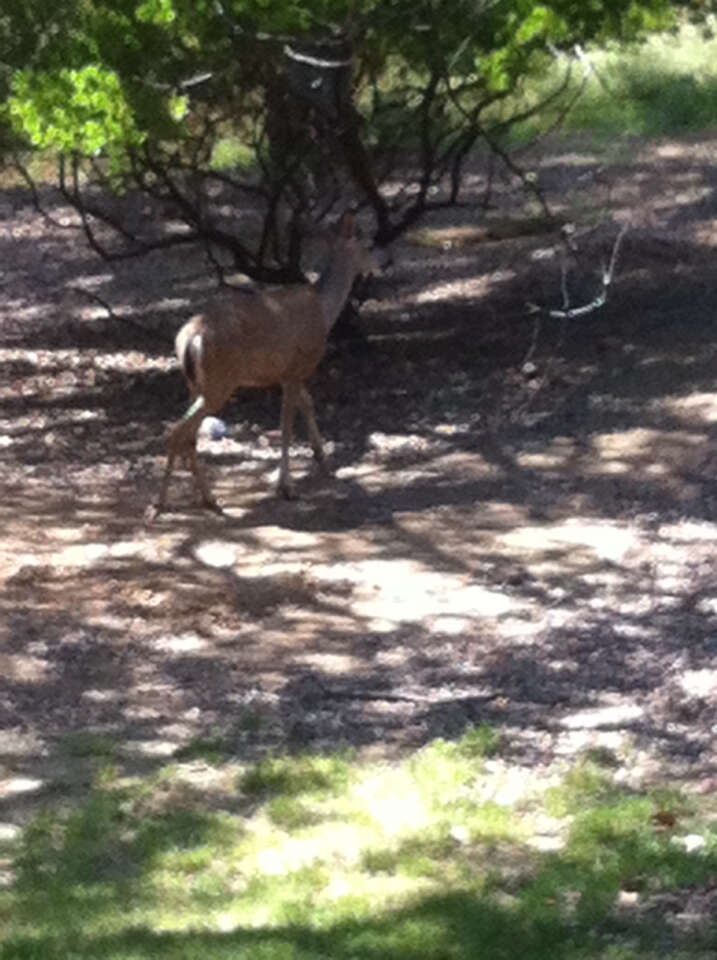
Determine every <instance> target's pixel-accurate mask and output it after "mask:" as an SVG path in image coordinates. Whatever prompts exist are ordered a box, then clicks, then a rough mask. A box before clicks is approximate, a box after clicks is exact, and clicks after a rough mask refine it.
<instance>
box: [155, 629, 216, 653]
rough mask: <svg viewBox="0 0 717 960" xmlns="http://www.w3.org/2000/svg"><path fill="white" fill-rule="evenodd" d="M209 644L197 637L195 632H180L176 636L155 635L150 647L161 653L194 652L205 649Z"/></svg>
mask: <svg viewBox="0 0 717 960" xmlns="http://www.w3.org/2000/svg"><path fill="white" fill-rule="evenodd" d="M208 646H209V644H208V643H207V641H206V640H203V639H202V638H201V637H198V636H197V634H196V633H180V634H178V635H177V636H170V635H167V636H163V637H157V638H156V639H155V640H153V641H152V647H153V648H154V649H155V650H159V651H161V652H162V653H174V654H184V653H196V652H198V651H199V650H206V649H207V647H208Z"/></svg>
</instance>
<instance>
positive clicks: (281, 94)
mask: <svg viewBox="0 0 717 960" xmlns="http://www.w3.org/2000/svg"><path fill="white" fill-rule="evenodd" d="M695 5H696V6H697V7H701V8H704V7H705V4H699V3H698V4H695V3H694V2H693V3H691V4H680V3H670V2H669V0H633V2H624V0H591V2H590V3H582V2H575V0H551V2H545V3H539V4H536V3H534V2H532V0H450V2H448V0H301V2H299V0H55V2H53V4H47V3H46V0H5V3H4V12H2V13H0V49H2V50H4V51H5V53H4V54H3V57H2V62H0V151H2V154H3V155H4V156H5V157H14V160H15V162H17V163H18V164H19V165H20V167H21V169H23V170H24V171H25V172H26V167H25V166H24V164H23V163H22V157H23V156H25V155H26V152H27V151H28V150H41V151H50V152H52V154H53V155H54V156H55V157H56V158H57V178H58V184H59V187H60V189H61V190H62V192H63V194H64V195H65V197H66V198H67V199H68V200H69V202H70V203H71V204H72V205H73V206H74V207H75V208H76V209H77V210H78V211H79V213H80V214H81V218H82V224H83V228H84V230H85V232H86V235H87V238H88V241H89V242H90V243H91V244H92V245H93V246H94V247H95V249H97V250H98V251H99V252H100V253H102V255H103V256H107V257H124V256H131V255H136V254H140V253H142V252H145V251H147V250H150V249H152V248H155V247H158V246H168V245H173V244H181V243H189V242H198V241H199V242H202V243H204V244H206V245H207V248H208V249H209V250H210V251H212V252H213V253H217V252H218V251H224V252H228V253H229V254H230V255H231V257H232V260H233V266H234V267H235V268H236V269H239V270H241V271H243V272H244V273H245V274H247V275H248V276H250V277H252V278H254V279H256V280H261V281H287V280H294V279H296V278H297V277H298V276H300V253H301V243H302V238H303V236H304V234H305V232H306V230H307V224H309V223H316V222H319V221H321V220H322V219H323V218H324V217H325V216H326V215H327V214H328V213H329V212H330V211H331V210H332V209H334V208H335V207H336V206H337V204H338V203H339V201H340V200H341V201H342V202H345V201H346V199H347V198H351V199H352V200H353V201H354V202H357V203H361V204H364V205H367V206H369V207H370V208H371V210H372V212H373V215H374V219H375V225H376V240H377V242H378V243H380V244H386V243H389V242H390V241H391V240H393V239H394V238H395V237H397V236H398V235H400V234H401V232H402V231H404V230H405V229H406V228H407V227H408V226H410V225H411V224H413V223H414V222H415V221H416V220H417V219H418V218H419V217H420V216H421V215H422V214H424V213H425V212H426V211H427V210H429V209H431V208H432V207H434V206H436V205H438V204H450V203H455V202H457V201H458V199H459V197H460V190H461V185H462V179H463V170H464V164H465V161H466V158H467V157H468V155H469V153H470V151H471V150H472V149H473V147H474V146H475V145H476V143H477V142H478V141H480V140H484V141H486V142H487V143H488V144H489V145H491V146H492V147H493V148H494V149H498V150H500V146H499V144H500V141H501V138H502V136H503V135H504V134H505V132H506V131H507V130H508V129H509V128H510V126H511V125H512V124H514V123H515V122H516V120H517V119H519V115H518V113H516V111H515V110H514V111H513V112H512V113H511V112H510V111H508V112H507V113H505V112H503V113H501V112H500V111H499V110H498V109H497V107H498V105H500V104H506V103H509V102H512V95H513V94H515V92H516V91H518V90H520V88H521V86H522V85H523V84H524V83H525V81H526V79H527V78H529V77H530V76H532V75H534V74H535V73H538V72H540V71H541V70H544V69H545V67H546V65H547V64H548V63H549V61H550V58H551V56H552V55H554V54H555V51H559V50H570V49H571V48H572V47H573V46H574V45H575V44H585V43H587V42H590V41H607V40H610V39H618V40H634V39H638V38H639V37H641V36H643V35H645V34H646V33H647V32H649V31H651V30H655V29H660V28H664V27H665V26H667V25H669V24H670V23H672V22H674V18H675V15H676V13H677V11H678V10H679V9H681V8H682V7H683V6H689V7H692V8H694V7H695ZM564 89H565V84H563V85H561V87H559V88H558V89H556V90H555V91H554V92H553V93H552V94H550V95H549V98H548V99H551V98H556V97H558V96H560V94H561V92H564ZM540 107H541V105H540V104H538V105H536V106H535V107H534V108H533V109H540ZM397 169H399V170H400V171H401V176H400V186H396V185H395V184H396V182H398V180H395V181H394V182H393V183H392V181H391V178H392V176H393V175H394V174H395V171H396V170H397ZM26 175H27V176H28V177H29V174H27V172H26ZM113 191H115V192H117V191H119V192H120V193H122V192H127V191H132V193H133V195H134V196H135V197H138V198H139V202H140V206H141V204H143V203H145V202H146V203H148V204H151V210H152V215H151V216H148V217H146V218H145V219H144V220H142V218H141V217H140V218H139V221H138V223H132V224H129V225H128V223H127V222H126V221H125V219H123V218H122V217H121V216H118V215H116V214H114V213H113V212H112V207H111V206H110V205H108V204H107V203H106V202H105V201H106V197H107V196H108V195H109V194H110V193H111V192H113ZM158 211H161V214H162V216H160V217H158ZM166 219H172V220H175V221H179V222H180V223H181V224H182V227H181V229H178V228H175V229H173V230H171V231H168V230H166V229H165V228H164V226H163V222H162V221H163V220H166ZM98 224H102V225H104V226H109V227H111V228H112V231H113V233H114V238H115V239H114V242H113V243H112V244H111V245H109V246H108V241H107V234H106V231H104V230H103V231H102V232H101V234H100V231H98V229H97V227H98Z"/></svg>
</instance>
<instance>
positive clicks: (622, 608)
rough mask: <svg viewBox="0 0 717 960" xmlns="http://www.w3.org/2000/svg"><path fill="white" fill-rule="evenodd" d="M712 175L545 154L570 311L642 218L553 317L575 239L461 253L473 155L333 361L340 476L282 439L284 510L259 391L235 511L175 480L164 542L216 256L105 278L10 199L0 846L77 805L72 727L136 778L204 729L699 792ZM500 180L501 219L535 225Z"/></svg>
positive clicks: (716, 720) (713, 452)
mask: <svg viewBox="0 0 717 960" xmlns="http://www.w3.org/2000/svg"><path fill="white" fill-rule="evenodd" d="M627 152H628V151H627V150H626V151H625V154H627ZM716 157H717V141H711V140H704V139H703V140H699V141H698V140H695V141H691V142H689V143H665V142H661V143H652V144H633V145H631V148H630V159H629V160H623V161H620V162H618V161H614V162H613V161H609V160H607V159H606V158H605V156H604V155H603V156H601V155H599V154H597V153H595V152H594V151H593V150H592V148H591V147H590V145H589V144H588V145H586V144H581V143H579V142H573V143H572V144H570V145H564V144H563V145H556V144H553V145H552V146H551V148H550V149H549V150H548V149H547V148H546V151H545V153H544V154H543V155H542V156H540V157H536V159H535V165H536V166H535V168H536V170H538V171H539V176H540V179H541V183H542V184H543V186H544V187H545V189H546V191H547V194H548V197H549V198H550V199H551V201H552V202H553V204H554V206H555V209H556V211H557V212H559V213H560V214H561V215H562V216H564V217H565V218H566V219H567V220H570V221H571V222H573V223H574V224H575V225H576V230H575V233H574V234H573V237H574V243H575V245H576V249H577V257H576V259H575V260H574V261H573V260H571V261H570V271H569V275H568V280H569V286H570V291H571V297H572V302H573V304H574V305H578V304H580V303H585V302H587V301H589V300H591V299H592V298H593V297H594V296H595V295H596V293H598V292H599V289H600V265H601V262H602V260H605V261H606V260H607V259H609V256H610V252H611V249H612V245H613V243H614V240H615V236H616V234H617V232H618V230H619V225H620V224H621V223H623V222H625V221H629V222H630V223H631V227H630V230H629V231H628V233H627V234H626V236H625V238H624V241H623V244H622V247H621V251H620V257H619V261H618V265H617V271H616V277H615V282H614V284H613V286H612V288H611V289H610V292H609V300H608V303H607V305H606V306H605V307H604V308H603V309H601V310H598V311H595V312H593V313H590V314H587V315H586V316H584V317H581V318H577V319H574V320H571V321H569V322H563V321H560V320H551V319H548V318H545V319H542V320H540V321H539V322H538V321H536V320H535V318H534V316H532V315H530V314H529V313H528V312H527V311H526V308H525V304H526V302H528V301H529V302H534V303H538V304H542V305H546V306H550V307H560V306H561V305H562V294H561V263H562V255H561V250H562V245H561V243H560V240H559V238H558V237H556V236H553V235H545V234H543V235H538V236H524V237H518V238H513V239H508V240H500V241H496V240H491V239H490V238H489V239H488V240H487V241H486V242H484V243H479V244H478V243H477V244H471V243H461V242H455V241H456V238H458V239H460V234H455V233H451V231H454V230H455V228H456V227H471V226H473V225H475V224H476V223H481V222H483V219H484V212H483V211H482V209H481V208H480V203H481V200H482V197H483V190H484V187H485V177H484V172H483V171H482V170H481V168H480V165H477V167H476V171H475V174H474V176H473V177H472V178H471V180H470V183H469V193H468V194H467V197H466V203H465V205H464V206H462V207H460V208H457V209H456V210H454V211H451V212H450V213H443V214H442V215H441V217H440V218H439V217H436V218H433V219H431V220H430V221H428V222H427V224H426V226H427V227H428V228H430V230H431V231H433V230H438V231H441V230H448V233H440V232H439V233H429V235H428V239H429V240H430V241H431V242H430V243H429V244H428V245H426V244H425V243H418V242H414V243H411V242H409V240H406V241H405V242H402V243H401V244H399V245H398V246H397V248H396V249H395V250H394V260H395V266H394V268H393V270H392V271H391V272H390V273H388V274H387V275H385V276H383V277H380V278H377V279H372V280H371V281H368V282H366V283H365V285H364V287H363V291H362V292H363V295H364V297H365V298H366V299H365V301H364V304H363V307H362V310H361V323H362V325H363V328H364V332H365V334H366V341H365V342H364V343H360V342H348V343H342V344H339V345H335V346H334V347H332V350H331V352H330V354H329V355H328V356H327V358H326V359H325V361H324V362H323V364H322V366H321V368H320V371H319V373H318V375H317V377H316V379H315V383H314V385H313V393H314V397H315V400H316V405H317V411H318V417H319V422H320V425H321V428H322V432H323V434H324V437H325V439H326V441H327V442H328V449H329V451H330V454H331V455H330V462H331V466H332V469H333V475H332V476H331V477H329V478H322V477H316V476H313V475H312V474H311V471H310V464H309V460H310V458H309V456H308V453H309V451H308V449H306V448H303V447H301V446H299V447H298V448H297V449H296V452H295V457H294V465H295V474H296V476H297V478H298V488H299V492H300V499H299V500H298V501H297V502H291V503H288V502H283V501H280V500H278V499H276V497H275V496H274V491H273V484H274V481H275V475H276V468H277V465H278V449H277V446H276V442H275V430H276V427H277V423H278V396H277V395H276V394H275V393H270V392H267V393H257V394H249V393H246V394H242V395H240V396H238V397H237V398H236V400H235V401H234V402H233V403H232V404H231V405H230V407H229V408H228V409H227V410H226V411H225V412H224V416H225V418H226V420H227V422H228V423H229V425H230V428H231V429H230V435H229V436H228V437H227V438H224V439H222V440H218V441H213V440H210V439H209V438H206V437H205V438H204V439H203V441H202V450H203V456H204V458H205V462H206V463H207V466H208V469H209V471H210V475H211V478H212V483H213V486H214V488H215V490H216V493H217V495H218V497H219V499H220V500H221V502H222V504H223V506H224V508H225V514H224V516H214V515H210V514H207V513H203V512H200V511H198V510H196V509H194V508H193V507H192V506H191V490H190V484H189V480H188V478H187V476H186V475H184V476H182V477H181V478H178V479H177V480H176V481H175V482H174V484H173V487H172V489H171V509H170V510H169V511H168V512H167V513H166V514H163V515H162V516H161V517H160V518H159V520H158V521H157V522H156V523H155V525H154V526H152V527H151V528H147V527H146V526H145V525H144V524H143V519H142V517H143V511H144V508H145V506H146V504H147V503H148V502H149V501H150V500H151V499H152V497H153V495H154V494H155V492H156V488H157V483H158V480H159V476H160V471H161V466H162V457H163V437H164V435H165V433H166V429H167V428H168V426H169V425H170V423H171V422H172V421H173V420H174V419H176V418H177V417H178V416H179V415H181V413H182V412H183V410H184V407H185V400H186V395H185V389H184V386H183V383H182V381H181V377H180V376H179V374H178V372H177V371H176V369H175V368H174V365H173V363H172V360H171V346H170V345H169V344H168V342H167V341H169V342H171V337H172V335H173V332H174V330H175V329H176V328H177V326H178V324H179V323H180V322H181V321H182V320H183V319H185V318H186V317H187V316H188V315H189V314H190V313H191V312H193V311H195V310H196V309H197V308H198V307H199V306H200V305H201V302H202V300H203V298H204V297H205V296H206V294H207V291H208V288H209V282H210V277H209V270H208V268H207V265H206V263H205V262H204V260H203V257H202V254H201V252H197V253H196V255H195V256H194V257H190V256H188V255H187V251H185V250H182V252H181V253H175V254H171V253H164V254H162V255H161V256H160V255H153V256H152V257H150V258H147V259H146V260H145V261H143V262H124V263H118V264H107V263H101V262H99V261H98V260H97V259H95V258H94V257H93V256H91V254H90V253H89V252H88V251H87V249H86V248H85V246H84V245H83V242H82V239H81V233H80V232H79V231H76V230H73V229H69V228H66V227H63V226H60V225H58V224H57V223H55V224H51V223H48V222H46V221H45V220H44V219H43V217H42V216H41V215H40V214H39V213H38V212H37V211H36V210H35V209H34V208H33V206H32V204H31V199H30V197H29V196H28V195H27V194H26V193H24V192H23V191H21V190H14V189H8V190H6V191H4V192H0V340H1V344H0V368H1V376H0V446H1V447H2V451H1V460H0V489H1V492H2V496H1V497H0V522H1V524H2V538H0V609H1V613H2V620H1V622H0V822H4V823H9V824H16V823H21V822H23V821H24V820H25V819H26V817H27V816H28V815H29V814H30V813H31V812H32V811H33V810H34V809H36V804H38V803H40V802H42V801H43V798H44V797H46V796H47V791H48V790H51V789H54V788H55V787H56V784H57V783H58V782H59V783H62V784H64V786H63V789H68V790H72V789H80V790H81V789H82V788H83V780H82V776H83V768H82V763H81V759H82V758H81V754H82V750H81V749H80V750H78V749H76V746H77V743H78V742H81V740H78V738H81V737H82V736H84V735H87V734H90V735H93V736H94V735H101V736H104V735H107V736H110V737H111V738H112V739H113V741H115V742H117V743H119V744H121V754H120V755H121V763H122V764H124V765H125V766H126V768H127V769H128V770H129V769H152V768H154V767H157V766H158V765H161V764H162V763H165V762H166V760H167V758H169V757H171V756H173V755H175V754H176V752H177V751H178V750H180V749H181V748H182V747H183V746H186V745H187V744H189V743H191V742H192V741H195V740H197V739H198V738H202V737H208V736H215V735H219V736H221V737H222V738H223V739H224V740H225V741H226V740H228V741H229V742H231V743H232V745H233V749H234V750H235V754H236V756H237V757H238V758H239V759H240V760H249V759H252V758H256V757H257V756H259V755H262V754H264V753H265V752H266V751H267V750H269V749H285V748H288V749H298V748H301V749H304V748H309V749H314V748H316V749H321V748H325V747H331V748H335V747H340V746H342V745H353V746H358V747H361V748H365V749H366V750H370V751H373V750H375V751H379V752H381V753H387V754H389V755H391V754H395V753H400V752H402V751H404V750H406V749H407V748H410V747H415V746H417V745H420V744H423V743H425V742H427V741H428V740H430V739H432V738H435V737H437V736H443V737H447V738H452V737H454V736H458V735H459V734H461V733H462V731H463V730H464V729H465V728H466V726H469V725H478V724H488V725H490V726H491V727H493V728H494V729H495V730H496V731H497V732H498V733H499V735H500V737H501V744H502V747H501V750H502V754H503V756H504V758H505V759H506V760H508V761H509V762H511V763H515V764H520V765H526V766H530V767H533V768H537V769H541V768H543V767H549V766H550V765H551V764H553V763H554V762H555V761H556V760H559V759H560V758H563V757H572V756H574V755H577V754H578V753H580V752H581V751H584V750H585V749H587V748H599V749H607V750H609V751H611V752H612V753H613V754H614V756H615V757H616V758H617V759H618V762H620V763H624V764H626V771H627V775H628V776H629V777H630V778H634V779H635V780H636V781H642V780H645V779H647V780H649V779H651V778H654V779H660V778H663V777H670V778H673V779H674V778H677V779H678V780H679V781H682V782H685V783H687V784H689V785H690V786H691V787H693V788H695V789H697V790H699V791H707V790H710V789H712V788H713V786H714V784H715V782H717V780H715V778H716V777H717V767H716V763H717V747H716V746H715V732H716V731H717V669H715V665H714V659H715V652H717V629H716V628H717V577H716V575H715V552H716V548H715V536H716V535H717V513H716V511H717V506H716V503H715V497H714V495H713V489H714V479H713V478H714V475H715V464H716V461H717V437H716V436H715V429H716V425H717V386H715V385H716V384H717V346H716V345H715V336H714V333H715V316H714V304H715V301H716V299H717V297H716V294H717V258H716V257H715V250H714V246H715V238H716V237H717V233H716V231H715V226H716V224H717V197H716V196H715V184H716V182H717V165H716V163H715V159H716ZM513 186H514V185H512V184H510V183H502V182H501V183H500V184H498V185H497V186H496V189H495V191H494V194H493V201H494V204H495V206H494V208H493V209H492V210H491V211H490V217H491V218H493V219H495V220H496V221H499V222H500V221H502V219H503V218H504V217H505V216H511V217H521V216H523V215H524V214H525V213H526V211H525V210H523V209H519V208H516V207H514V206H513V205H514V204H515V190H514V189H513ZM47 202H48V203H50V204H51V203H52V198H51V197H50V196H49V195H48V198H47ZM529 212H530V211H528V213H529ZM53 215H54V217H55V218H56V220H57V221H60V222H61V223H65V222H69V221H70V219H71V217H70V214H69V212H68V211H66V210H62V209H61V208H59V207H55V208H53ZM414 239H422V238H421V237H419V238H414ZM423 239H425V236H424V237H423ZM83 291H84V292H83ZM88 293H89V294H90V295H93V296H94V297H95V299H92V296H88ZM97 297H99V298H100V300H101V301H102V302H104V304H105V305H106V306H108V307H111V309H112V312H113V314H114V315H113V316H110V315H109V313H108V311H107V309H106V308H105V306H103V305H102V303H101V302H100V301H99V300H97V299H96V298H97ZM142 329H145V330H147V331H149V332H146V333H144V332H142ZM300 428H301V424H299V429H300ZM72 744H74V745H75V748H74V749H73V748H71V745H72ZM68 745H70V747H69V748H68ZM78 756H79V759H78Z"/></svg>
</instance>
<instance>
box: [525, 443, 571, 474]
mask: <svg viewBox="0 0 717 960" xmlns="http://www.w3.org/2000/svg"><path fill="white" fill-rule="evenodd" d="M575 450H576V444H575V441H574V440H572V439H571V438H569V437H555V439H554V440H553V441H552V443H551V444H550V446H548V447H546V448H545V449H544V450H540V451H537V452H534V453H533V452H528V453H519V454H518V455H517V456H516V458H515V461H516V463H517V464H518V465H519V466H521V467H524V468H525V469H529V470H554V469H556V468H558V467H565V466H566V465H567V462H568V460H569V459H570V458H571V457H573V456H574V455H575Z"/></svg>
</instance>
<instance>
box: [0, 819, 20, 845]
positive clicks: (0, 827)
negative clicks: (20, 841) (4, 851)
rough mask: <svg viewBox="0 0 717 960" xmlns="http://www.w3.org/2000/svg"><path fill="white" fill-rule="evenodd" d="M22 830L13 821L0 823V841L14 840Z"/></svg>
mask: <svg viewBox="0 0 717 960" xmlns="http://www.w3.org/2000/svg"><path fill="white" fill-rule="evenodd" d="M21 832H22V830H21V828H20V827H18V826H17V824H15V823H0V842H6V843H7V842H8V841H11V840H16V839H17V838H18V837H19V836H20V834H21Z"/></svg>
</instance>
